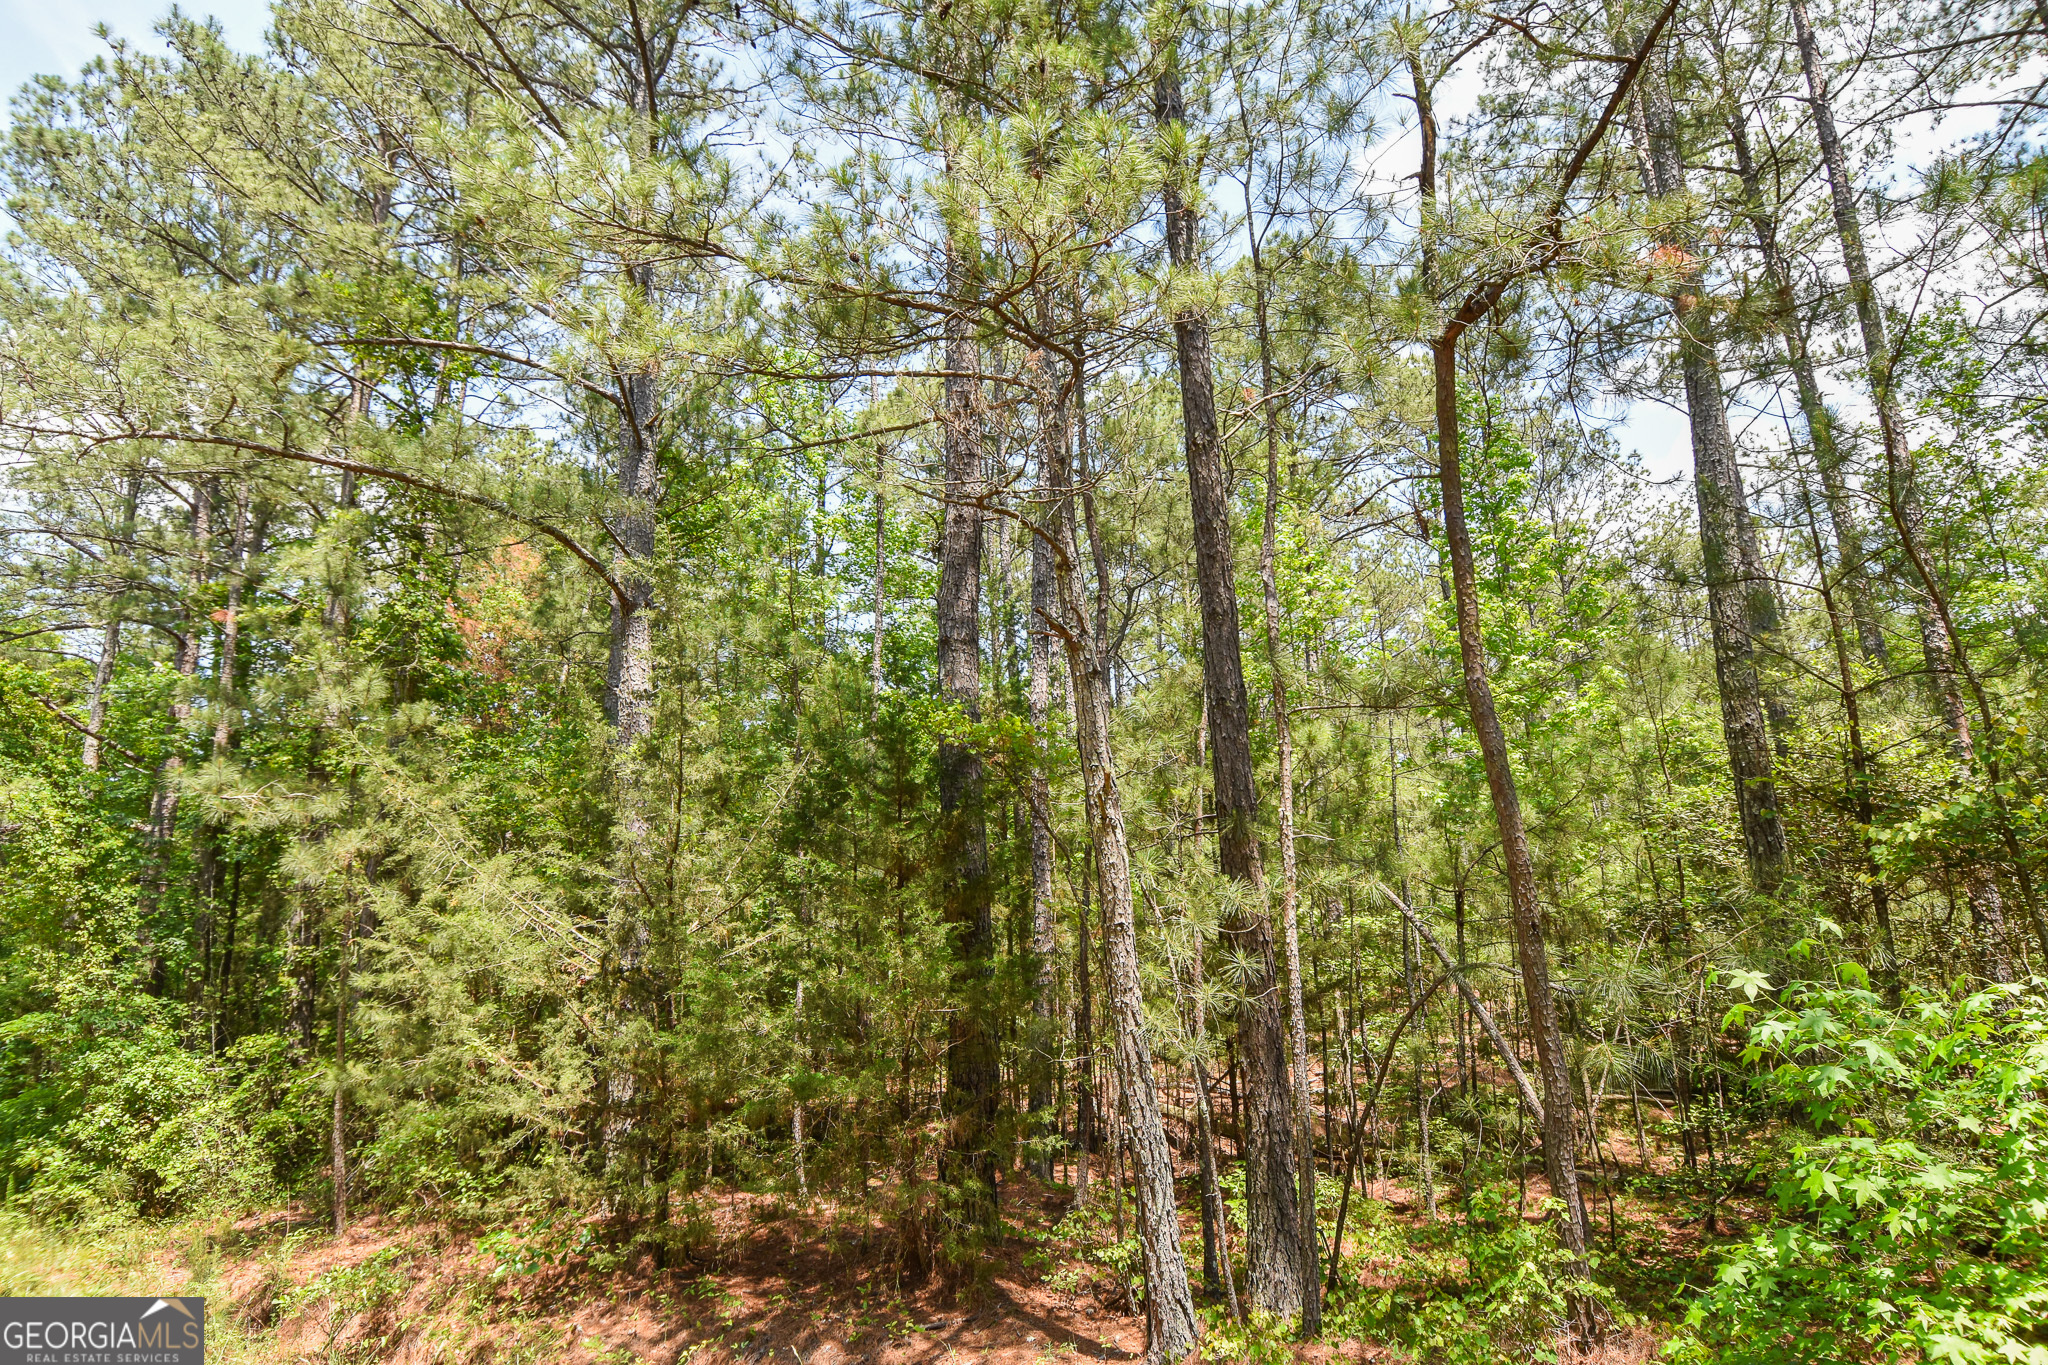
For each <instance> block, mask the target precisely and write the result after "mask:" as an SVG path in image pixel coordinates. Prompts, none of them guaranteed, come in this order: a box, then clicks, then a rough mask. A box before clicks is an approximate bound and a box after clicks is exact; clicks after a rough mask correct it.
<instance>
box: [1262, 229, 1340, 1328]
mask: <svg viewBox="0 0 2048 1365" xmlns="http://www.w3.org/2000/svg"><path fill="white" fill-rule="evenodd" d="M1245 211H1246V214H1247V216H1249V215H1250V212H1251V203H1250V198H1249V195H1247V198H1246V203H1245ZM1251 251H1252V274H1253V279H1254V281H1255V303H1256V307H1257V323H1258V338H1259V385H1260V387H1261V389H1262V390H1263V391H1264V392H1263V395H1262V398H1261V401H1260V404H1259V407H1260V409H1261V411H1262V412H1263V413H1264V416H1265V436H1266V498H1265V524H1264V527H1263V530H1262V534H1261V536H1260V541H1259V584H1260V587H1261V589H1262V591H1263V593H1264V595H1265V608H1266V611H1265V616H1266V664H1267V667H1268V670H1269V671H1270V672H1271V674H1272V679H1273V698H1272V701H1273V733H1274V744H1275V747H1276V749H1277V764H1278V769H1279V770H1278V771H1277V772H1276V773H1275V774H1274V781H1275V784H1276V785H1277V787H1278V788H1279V806H1280V811H1279V814H1280V936H1281V942H1282V944H1283V945H1284V948H1285V952H1286V955H1287V1033H1288V1042H1289V1044H1290V1046H1291V1047H1292V1049H1293V1058H1292V1061H1293V1079H1294V1085H1293V1090H1294V1127H1295V1135H1296V1142H1297V1144H1298V1150H1297V1152H1296V1158H1295V1159H1296V1160H1297V1161H1299V1162H1300V1163H1301V1164H1300V1180H1301V1192H1300V1211H1299V1216H1300V1218H1301V1236H1300V1248H1301V1286H1302V1288H1301V1295H1302V1298H1301V1334H1302V1336H1304V1337H1315V1336H1318V1335H1320V1334H1321V1332H1322V1330H1323V1296H1322V1268H1321V1266H1319V1265H1318V1264H1317V1259H1316V1258H1317V1252H1318V1249H1319V1243H1318V1240H1317V1233H1316V1160H1315V1137H1314V1133H1313V1131H1312V1128H1311V1125H1312V1123H1313V1120H1312V1119H1311V1117H1310V1104H1309V1075H1308V1013H1307V1010H1306V1008H1305V1007H1304V1005H1303V1001H1302V989H1301V933H1300V906H1299V902H1300V892H1299V887H1300V881H1299V878H1298V876H1297V871H1296V866H1295V852H1294V727H1293V725H1292V724H1291V723H1290V722H1289V720H1288V716H1287V674H1286V669H1287V651H1286V649H1285V647H1284V646H1283V645H1282V644H1281V641H1280V584H1279V576H1278V570H1277V566H1276V564H1275V554H1276V549H1277V545H1276V538H1277V536H1278V523H1279V518H1280V414H1279V409H1278V407H1277V403H1278V401H1279V400H1278V398H1277V396H1276V385H1275V380H1274V374H1273V334H1272V328H1271V325H1270V322H1269V320H1268V316H1267V307H1268V290H1269V285H1270V282H1269V281H1268V280H1267V278H1266V270H1265V262H1264V260H1263V258H1262V257H1261V254H1260V251H1259V242H1258V239H1257V238H1256V237H1254V238H1253V239H1252V248H1251Z"/></svg>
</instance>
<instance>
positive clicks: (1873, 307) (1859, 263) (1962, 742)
mask: <svg viewBox="0 0 2048 1365" xmlns="http://www.w3.org/2000/svg"><path fill="white" fill-rule="evenodd" d="M1791 10H1792V26H1793V31H1794V34H1795V35H1796V36H1797V38H1798V41H1799V64H1800V66H1801V67H1802V68H1803V69H1804V71H1805V75H1806V88H1807V93H1808V95H1809V96H1810V97H1811V102H1812V105H1813V124H1814V135H1815V137H1816V138H1817V139H1818V140H1819V142H1820V150H1821V160H1822V162H1823V163H1824V164H1825V165H1826V167H1827V173H1828V196H1829V201H1830V203H1831V205H1832V207H1833V209H1834V215H1835V232H1836V235H1837V236H1838V237H1839V238H1840V239H1841V244H1842V266H1843V269H1844V270H1845V271H1846V272H1847V274H1848V276H1849V297H1850V299H1851V301H1852V302H1853V303H1854V304H1855V305H1856V321H1857V324H1858V325H1859V327H1860V328H1861V330H1862V333H1863V354H1864V363H1865V366H1866V367H1867V369H1868V371H1869V378H1870V396H1871V399H1872V401H1873V404H1874V406H1875V407H1876V408H1877V424H1878V431H1879V434H1880V436H1881V437H1882V439H1883V444H1884V463H1885V475H1886V478H1885V506H1886V510H1887V511H1888V512H1889V514H1890V516H1891V520H1892V526H1893V528H1894V529H1895V530H1896V531H1897V532H1898V535H1899V548H1900V549H1901V550H1903V551H1904V552H1905V556H1906V561H1907V563H1908V565H1909V566H1910V567H1911V569H1912V571H1913V575H1914V577H1915V578H1917V579H1918V580H1919V582H1920V588H1921V594H1922V602H1921V609H1920V613H1919V615H1920V647H1921V651H1922V653H1923V654H1924V655H1925V656H1926V660H1927V672H1928V676H1929V677H1930V678H1931V679H1932V680H1933V682H1934V688H1935V693H1936V696H1937V697H1938V698H1939V700H1940V704H1941V714H1942V720H1943V722H1944V723H1945V724H1946V726H1947V727H1948V733H1949V748H1950V751H1951V752H1952V753H1953V754H1954V755H1955V760H1956V764H1957V766H1958V767H1960V768H1961V769H1962V770H1963V771H1965V772H1968V771H1970V770H1972V769H1974V768H1975V767H1976V766H1977V748H1976V743H1975V740H1974V739H1973V737H1972V736H1971V733H1970V708H1969V706H1968V704H1967V703H1966V701H1965V699H1964V696H1963V679H1962V677H1961V676H1960V675H1961V673H1962V672H1963V671H1966V670H1967V668H1968V661H1967V659H1966V657H1965V656H1964V653H1963V645H1962V638H1961V637H1960V636H1959V635H1958V634H1957V633H1956V629H1955V622H1954V621H1953V620H1952V619H1951V618H1950V616H1949V610H1948V599H1947V596H1946V594H1945V593H1944V592H1943V591H1942V586H1941V580H1940V579H1939V577H1937V576H1936V574H1935V572H1934V563H1933V560H1932V559H1931V558H1930V557H1929V555H1928V551H1927V512H1926V508H1925V506H1924V504H1923V503H1922V502H1921V499H1920V479H1919V471H1918V469H1917V468H1916V461H1915V459H1914V455H1913V449H1912V446H1911V445H1910V444H1909V443H1908V441H1907V438H1906V427H1905V422H1904V420H1903V418H1902V417H1901V414H1900V412H1899V408H1898V400H1897V397H1896V395H1895V393H1894V392H1893V388H1892V351H1891V340H1890V338H1889V337H1888V336H1887V335H1886V331H1885V320H1884V309H1883V306H1882V304H1881V303H1880V301H1879V300H1878V297H1877V289H1876V287H1875V285H1874V283H1873V282H1872V279H1871V274H1870V258H1869V256H1868V254H1867V253H1866V252H1865V251H1864V248H1863V220H1862V215H1861V214H1860V213H1859V212H1858V210H1857V207H1856V187H1855V185H1854V183H1853V182H1852V181H1851V180H1850V178H1849V161H1848V157H1847V155H1846V153H1845V152H1844V150H1843V147H1842V139H1841V136H1840V134H1839V133H1838V132H1837V131H1836V128H1835V114H1834V106H1833V102H1832V100H1831V98H1830V92H1829V90H1828V80H1827V73H1826V71H1825V70H1823V69H1822V67H1821V61H1820V45H1819V43H1818V42H1817V41H1816V39H1815V37H1814V32H1813V23H1812V20H1811V19H1810V18H1808V16H1807V12H1806V0H1792V4H1791ZM1976 690H1977V703H1978V709H1979V714H1980V717H1981V719H1982V720H1983V721H1984V723H1985V724H1986V725H1987V726H1988V725H1989V724H1990V720H1991V717H1990V711H1989V708H1988V706H1986V704H1985V702H1984V697H1983V694H1982V691H1981V689H1976ZM1991 777H1992V783H1991V790H1992V800H1993V802H1994V803H1995V804H1996V806H1997V808H1998V815H1999V821H1998V823H1999V833H2000V835H2001V837H2002V838H2003V840H2004V842H2005V846H2006V851H2007V853H2008V854H2009V855H2010V857H2011V858H2012V863H2013V871H2014V874H2015V875H2016V876H2017V877H2018V878H2019V880H2020V890H2021V893H2022V895H2023V897H2024V899H2025V901H2026V908H2027V917H2028V919H2029V920H2030V921H2031V922H2032V926H2033V929H2034V935H2035V938H2036V939H2037V940H2038V941H2039V943H2040V947H2041V952H2042V954H2043V955H2044V957H2048V921H2044V919H2043V917H2042V913H2041V908H2040V904H2039V902H2038V901H2037V900H2036V899H2035V897H2034V894H2033V883H2032V879H2031V878H2030V877H2029V876H2028V873H2027V867H2026V859H2025V857H2024V855H2023V854H2022V852H2021V850H2020V848H2019V844H2018V840H2017V837H2016V836H2015V835H2014V834H2013V830H2012V821H2011V819H2010V818H2009V815H2008V812H2007V811H2006V809H2005V802H2004V798H2003V796H2002V795H2000V794H1999V792H1998V784H1997V772H1996V770H1995V768H1994V770H1993V771H1992V773H1991ZM1963 887H1964V891H1965V894H1966V895H1967V896H1968V898H1969V902H1970V919H1971V923H1972V926H1973V927H1974V929H1975V930H1976V938H1977V951H1978V955H1979V956H1980V957H1981V958H1982V960H1983V966H1984V974H1985V976H1987V977H1989V978H1990V979H1991V980H1993V981H2001V982H2002V981H2010V980H2012V977H2013V971H2012V963H2011V960H2010V957H2009V955H2008V949H2007V947H2006V941H2005V904H2004V898H2003V897H2002V896H2001V895H2000V894H1999V890H1998V880H1997V878H1996V877H1995V876H1993V875H1992V873H1991V871H1990V869H1989V868H1987V867H1985V866H1984V864H1983V862H1982V860H1979V859H1971V860H1969V861H1968V862H1967V863H1966V864H1965V865H1964V868H1963Z"/></svg>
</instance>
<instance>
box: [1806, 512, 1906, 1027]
mask: <svg viewBox="0 0 2048 1365" xmlns="http://www.w3.org/2000/svg"><path fill="white" fill-rule="evenodd" d="M1806 527H1807V533H1808V534H1809V535H1810V536H1811V537H1812V540H1813V553H1814V562H1815V564H1816V565H1817V566H1818V571H1819V582H1820V600H1821V605H1822V607H1824V608H1826V610H1827V614H1828V636H1829V639H1830V641H1831V642H1832V643H1833V645H1834V648H1835V677H1836V685H1837V686H1838V687H1839V688H1840V689H1841V698H1842V717H1843V719H1844V720H1846V721H1847V722H1848V726H1849V793H1848V795H1849V800H1850V802H1851V803H1852V805H1853V806H1854V808H1855V811H1856V824H1857V833H1856V839H1857V841H1858V842H1859V843H1860V844H1861V845H1862V848H1863V875H1864V878H1865V880H1867V881H1868V882H1869V884H1870V908H1871V914H1872V917H1873V918H1874V919H1875V920H1876V921H1877V933H1878V950H1879V952H1880V953H1881V954H1882V955H1883V956H1882V960H1880V961H1879V962H1878V964H1877V980H1878V985H1879V986H1880V987H1881V988H1882V989H1883V991H1884V998H1885V1003H1886V1004H1888V1005H1890V1006H1891V1007H1892V1008H1893V1009H1897V1008H1898V1007H1899V945H1898V940H1897V938H1896V937H1895V936H1894V935H1893V933H1892V909H1891V891H1890V888H1889V887H1887V886H1886V884H1885V879H1884V869H1883V868H1881V867H1879V866H1878V864H1877V858H1876V857H1875V855H1874V854H1873V853H1872V852H1871V848H1870V843H1869V839H1870V831H1871V830H1872V829H1873V828H1875V822H1876V819H1877V812H1876V810H1875V808H1874V806H1873V804H1872V802H1871V799H1870V754H1869V750H1868V749H1867V748H1866V747H1865V746H1864V743H1863V709H1862V706H1861V704H1860V703H1859V702H1858V700H1857V691H1856V671H1855V669H1854V668H1853V667H1851V665H1850V662H1849V645H1848V640H1847V638H1846V636H1845V634H1844V632H1843V630H1842V613H1841V611H1840V609H1839V608H1838V607H1837V606H1836V604H1835V594H1834V590H1833V588H1832V587H1831V586H1830V585H1829V583H1828V573H1827V566H1826V564H1824V563H1821V560H1820V527H1819V526H1818V525H1816V524H1815V522H1814V517H1813V502H1812V499H1811V498H1809V499H1807V501H1806ZM1843 572H1844V574H1846V573H1847V569H1846V568H1844V570H1843Z"/></svg>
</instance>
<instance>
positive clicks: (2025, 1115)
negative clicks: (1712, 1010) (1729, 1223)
mask: <svg viewBox="0 0 2048 1365" xmlns="http://www.w3.org/2000/svg"><path fill="white" fill-rule="evenodd" d="M1852 978H1853V984H1852V985H1851V986H1849V987H1848V988H1842V989H1828V988H1820V987H1810V988H1804V989H1799V990H1793V991H1788V992H1787V998H1786V1000H1785V1001H1784V1003H1781V1004H1779V1005H1776V1006H1770V1007H1761V1008H1760V1007H1758V1006H1757V1005H1755V1004H1754V1003H1744V1004H1739V1005H1737V1006H1736V1008H1735V1009H1734V1010H1733V1011H1731V1013H1730V1022H1731V1024H1737V1025H1743V1024H1746V1028H1747V1034H1748V1047H1747V1050H1746V1051H1745V1053H1744V1057H1745V1059H1746V1060H1748V1061H1749V1062H1751V1063H1753V1064H1766V1065H1768V1066H1769V1068H1770V1069H1769V1070H1768V1071H1767V1072H1766V1073H1765V1074H1764V1076H1763V1077H1762V1078H1761V1080H1760V1082H1759V1083H1760V1085H1761V1086H1762V1087H1763V1088H1764V1090H1765V1092H1766V1093H1767V1094H1768V1095H1769V1096H1770V1097H1772V1098H1773V1099H1775V1100H1776V1101H1777V1102H1779V1103H1780V1104H1782V1105H1784V1106H1786V1108H1787V1110H1788V1111H1789V1112H1790V1113H1792V1114H1794V1115H1796V1116H1797V1120H1798V1125H1799V1126H1798V1127H1797V1128H1796V1129H1795V1130H1794V1131H1793V1132H1792V1133H1791V1134H1789V1135H1788V1136H1787V1138H1786V1139H1785V1141H1784V1142H1783V1144H1782V1145H1781V1152H1782V1155H1781V1157H1780V1158H1779V1159H1778V1160H1777V1161H1776V1162H1775V1163H1774V1164H1775V1167H1776V1169H1775V1171H1774V1173H1773V1177H1772V1181H1771V1190H1772V1193H1773V1195H1774V1196H1775V1197H1776V1200H1777V1203H1778V1207H1779V1210H1780V1212H1781V1214H1782V1215H1783V1217H1782V1221H1780V1222H1778V1223H1777V1224H1776V1225H1775V1226H1772V1227H1770V1228H1767V1229H1765V1230H1763V1231H1761V1232H1759V1233H1757V1234H1756V1236H1755V1237H1754V1238H1753V1239H1752V1240H1751V1241H1749V1242H1748V1243H1747V1244H1746V1245H1744V1246H1742V1247H1740V1248H1739V1249H1737V1250H1736V1251H1735V1252H1734V1253H1733V1254H1731V1255H1730V1256H1728V1258H1727V1259H1726V1260H1725V1261H1724V1262H1723V1263H1722V1264H1721V1266H1720V1268H1719V1271H1718V1274H1717V1276H1716V1278H1715V1282H1714V1284H1713V1285H1712V1286H1711V1287H1710V1288H1709V1289H1708V1290H1707V1291H1706V1292H1705V1293H1704V1294H1703V1295H1702V1296H1701V1297H1700V1298H1699V1299H1698V1300H1697V1301H1696V1302H1695V1303H1694V1304H1693V1306H1692V1309H1691V1312H1690V1314H1689V1315H1688V1317H1687V1319H1686V1323H1687V1329H1688V1330H1687V1333H1686V1335H1685V1336H1684V1337H1683V1338H1681V1339H1680V1340H1679V1341H1676V1342H1674V1343H1673V1346H1672V1348H1671V1349H1672V1353H1673V1354H1674V1355H1675V1356H1677V1357H1680V1358H1685V1359H1694V1360H1707V1359H1712V1360H1716V1361H1727V1362H1766V1361H1818V1360H1831V1361H1832V1360H1878V1361H1899V1360H1912V1361H1922V1360H1924V1361H1954V1362H1970V1363H1974V1362H1979V1361H1984V1362H1989V1361H2015V1362H2027V1363H2028V1365H2048V1344H2044V1342H2048V1337H2044V1333H2043V1331H2042V1323H2043V1321H2044V1320H2048V1108H2044V1106H2043V1103H2042V1087H2043V1085H2044V1083H2048V997H2044V994H2043V989H2042V983H2040V982H2039V981H2036V982H2035V983H2033V984H2031V985H2029V986H2026V987H1998V988H1994V989H1991V990H1987V991H1983V992H1980V993H1977V994H1974V995H1969V996H1965V997H1961V998H1952V999H1942V998H1932V997H1929V998H1919V999H1916V1000H1913V1001H1910V1002H1909V1003H1908V1004H1907V1006H1906V1008H1905V1009H1904V1010H1902V1011H1900V1012H1898V1013H1893V1012H1891V1011H1889V1010H1887V1009H1885V1008H1884V1006H1883V1004H1882V1002H1881V1001H1879V1000H1878V998H1877V997H1876V996H1874V995H1872V994H1871V993H1870V992H1869V991H1867V990H1864V989H1861V988H1860V983H1861V978H1860V974H1856V973H1854V972H1853V970H1852ZM1759 985H1760V983H1759V982H1757V981H1756V980H1754V979H1749V980H1738V986H1739V987H1741V988H1742V989H1743V990H1744V991H1745V993H1746V994H1747V995H1748V996H1749V997H1750V1001H1751V1002H1754V1001H1755V999H1756V996H1757V995H1758V993H1759V991H1758V988H1759ZM1751 1015H1754V1016H1755V1017H1754V1018H1750V1017H1749V1016H1751Z"/></svg>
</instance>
